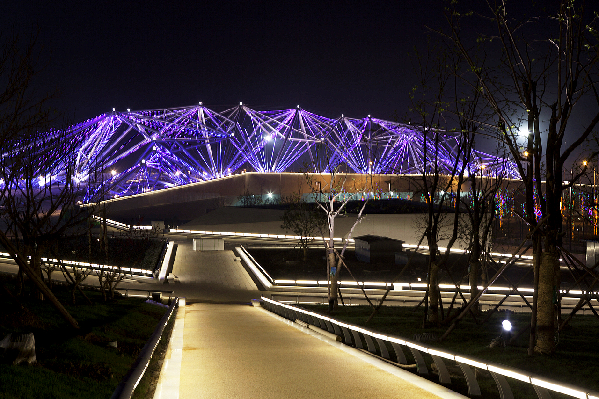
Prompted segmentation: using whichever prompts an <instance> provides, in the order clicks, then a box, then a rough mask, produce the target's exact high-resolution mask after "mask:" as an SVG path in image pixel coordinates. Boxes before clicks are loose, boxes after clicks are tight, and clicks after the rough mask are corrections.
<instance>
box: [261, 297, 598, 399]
mask: <svg viewBox="0 0 599 399" xmlns="http://www.w3.org/2000/svg"><path fill="white" fill-rule="evenodd" d="M261 302H262V304H263V307H264V308H265V309H266V310H269V311H271V312H274V313H276V314H278V315H279V316H282V317H284V318H286V319H289V320H291V321H296V320H299V321H301V322H304V323H308V324H310V325H315V326H316V327H318V328H321V329H323V330H325V331H328V332H329V333H332V334H335V335H336V336H340V337H341V339H342V341H343V343H345V344H346V345H350V346H354V347H356V348H358V349H365V350H367V351H368V352H371V353H373V354H378V355H380V356H381V357H383V358H385V359H388V360H389V359H390V356H389V350H388V348H389V347H388V345H387V344H389V345H390V346H391V347H392V348H393V349H394V351H395V354H396V358H397V360H398V361H397V363H398V364H402V363H403V364H405V363H406V360H405V359H406V358H405V355H404V354H403V350H402V347H407V348H408V349H409V350H410V352H411V353H412V356H413V357H414V361H415V363H416V364H415V366H416V369H417V371H418V373H419V374H421V375H426V374H428V368H427V366H426V364H425V362H424V359H423V357H422V354H423V353H426V354H428V355H430V356H431V357H432V359H433V361H434V363H435V366H436V368H437V372H438V373H439V382H441V383H450V382H451V377H450V375H449V373H448V371H447V367H446V365H445V363H444V360H443V359H445V360H450V361H453V362H455V363H456V364H457V365H458V366H459V367H460V369H461V370H462V372H463V374H464V377H465V379H466V383H467V384H468V393H469V395H471V396H479V395H480V387H479V385H478V382H477V380H476V374H475V373H474V371H473V369H472V368H474V369H475V370H476V369H480V370H484V371H487V372H489V373H490V374H491V376H492V377H493V379H494V380H495V382H496V384H497V389H498V391H499V395H500V398H501V399H509V398H514V395H513V393H512V391H511V388H510V385H509V382H508V379H516V380H519V381H522V382H525V383H528V384H531V385H532V387H533V388H534V390H535V392H536V393H537V396H538V397H539V399H546V398H550V396H549V391H554V392H559V393H563V394H566V395H570V396H572V397H575V398H580V399H599V393H596V392H589V391H586V390H584V389H582V388H578V387H574V386H569V385H567V384H562V383H559V382H555V381H551V380H548V379H545V378H539V377H538V376H535V375H530V374H527V373H526V372H523V371H520V370H516V369H509V368H506V367H504V366H502V367H498V366H496V365H493V364H488V363H483V362H480V361H478V360H474V359H470V358H467V357H463V356H460V355H456V354H452V353H449V352H444V351H439V350H437V349H433V348H428V347H426V346H423V345H421V344H417V343H414V342H410V341H407V340H404V339H400V338H396V337H392V336H388V335H384V334H378V333H375V332H372V331H369V330H366V329H364V328H362V327H358V326H354V325H351V324H347V323H343V322H340V321H338V320H335V319H332V318H330V317H326V316H323V315H320V314H318V313H314V312H310V311H307V310H304V309H300V308H297V307H295V306H291V305H287V304H284V303H280V302H277V301H274V300H272V299H269V298H266V297H262V298H261ZM364 342H365V343H366V345H364ZM375 342H376V343H377V344H376V345H375ZM377 347H378V349H377Z"/></svg>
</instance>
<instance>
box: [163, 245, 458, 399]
mask: <svg viewBox="0 0 599 399" xmlns="http://www.w3.org/2000/svg"><path fill="white" fill-rule="evenodd" d="M178 244H179V248H178V250H177V254H176V260H175V264H174V268H173V273H174V274H175V275H177V276H178V278H179V281H180V283H178V285H177V286H176V288H175V292H176V293H177V294H178V295H181V294H182V293H187V294H188V296H187V305H186V306H185V307H183V309H180V311H179V314H178V317H177V321H176V323H175V327H174V330H173V334H172V337H171V343H170V347H169V351H168V353H167V361H166V362H165V367H164V368H163V372H162V373H161V379H160V382H159V385H158V388H157V391H156V396H155V398H169V399H176V398H181V399H188V398H377V399H380V398H439V397H441V398H458V397H462V396H461V395H457V394H455V393H453V392H451V391H449V390H448V389H446V388H444V387H442V386H440V385H437V384H433V383H432V382H430V381H427V380H425V379H422V378H420V377H418V376H416V375H414V374H412V373H409V372H407V371H404V370H402V369H399V368H396V367H393V366H389V365H385V364H384V363H383V362H380V361H379V362H380V364H383V366H381V365H380V364H379V362H377V361H375V360H374V359H373V358H372V357H371V356H368V355H365V354H363V353H362V352H360V351H358V350H356V349H353V348H349V347H347V346H344V345H343V344H340V343H336V342H333V341H330V340H327V339H324V338H318V337H317V336H318V334H315V333H313V334H312V335H310V334H307V333H306V332H304V331H302V330H300V329H298V328H296V327H293V326H292V325H291V324H292V323H290V322H284V321H281V319H279V318H278V317H276V316H273V315H272V314H271V313H269V312H267V311H265V310H263V309H261V308H258V307H252V306H249V305H248V303H249V302H250V300H251V299H252V298H259V297H260V292H259V291H257V289H256V286H255V285H254V283H253V282H252V280H251V278H250V277H249V276H248V275H247V273H246V272H245V269H244V268H243V266H242V265H241V264H240V262H239V261H238V260H235V256H234V254H233V253H232V252H231V251H219V252H194V251H192V248H191V241H189V242H178ZM377 365H378V366H377Z"/></svg>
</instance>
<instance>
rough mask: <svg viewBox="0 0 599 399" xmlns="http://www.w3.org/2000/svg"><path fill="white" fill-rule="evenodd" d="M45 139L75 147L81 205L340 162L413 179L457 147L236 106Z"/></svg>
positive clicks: (373, 123)
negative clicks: (429, 145)
mask: <svg viewBox="0 0 599 399" xmlns="http://www.w3.org/2000/svg"><path fill="white" fill-rule="evenodd" d="M53 134H54V135H58V134H63V135H66V136H67V137H68V138H69V141H70V142H71V143H75V146H76V152H75V169H74V171H73V170H72V168H71V170H70V171H71V176H72V179H73V181H74V182H75V183H76V184H79V185H82V186H85V187H87V195H86V198H85V199H86V200H90V199H92V198H94V197H96V196H98V195H102V196H105V197H122V196H127V195H132V194H138V193H144V192H148V191H154V190H159V189H164V188H169V187H174V186H180V185H184V184H189V183H194V182H199V181H206V180H211V179H217V178H223V177H226V176H229V175H231V174H234V173H235V172H237V171H238V170H239V169H240V168H241V167H242V166H243V165H248V164H249V165H250V166H251V168H253V169H254V170H255V171H257V172H263V173H268V172H284V171H297V170H298V168H299V167H300V166H301V165H302V164H303V163H305V162H307V163H308V164H310V165H317V164H318V163H319V162H320V163H321V164H324V166H323V167H322V168H320V170H318V168H317V167H315V168H316V169H315V170H314V171H322V170H326V167H327V164H328V165H330V164H338V163H344V164H346V165H347V167H348V171H349V170H351V171H354V172H356V173H397V174H416V173H422V172H423V169H424V165H425V162H424V156H425V155H426V156H427V157H428V159H427V162H426V165H427V168H429V167H430V165H432V164H437V165H438V166H439V169H440V171H441V173H449V172H450V171H451V169H452V168H453V167H454V164H455V162H456V158H455V154H456V153H457V151H458V148H459V142H458V139H457V137H456V136H455V135H452V134H451V133H447V132H430V131H429V132H426V134H427V140H431V135H432V134H439V135H441V136H442V137H441V140H440V145H439V147H438V155H437V157H436V158H434V156H433V155H432V154H431V153H430V151H429V152H426V151H424V139H425V135H424V132H423V131H421V130H418V129H416V128H415V127H413V126H410V125H405V124H400V123H395V122H390V121H385V120H381V119H376V118H372V117H370V116H369V117H367V118H363V119H353V118H348V117H343V116H342V117H340V118H338V119H329V118H326V117H323V116H319V115H315V114H313V113H310V112H308V111H306V110H304V109H301V108H300V107H299V106H298V107H297V108H293V109H285V110H271V111H257V110H254V109H251V108H249V107H247V106H245V105H243V104H240V105H238V106H236V107H234V108H231V109H228V110H225V111H222V112H216V111H213V110H211V109H209V108H206V107H205V106H204V105H202V103H200V104H199V105H196V106H190V107H182V108H172V109H156V110H143V111H128V112H118V111H113V112H110V113H107V114H103V115H100V116H98V117H96V118H93V119H89V120H87V121H85V122H82V123H79V124H77V125H74V126H71V127H69V128H68V129H66V130H65V131H61V132H50V133H48V135H49V136H50V135H53ZM15 151H18V150H15ZM13 152H14V151H13ZM425 152H426V154H425ZM324 153H326V162H322V159H323V157H324V155H323V154H324ZM11 154H12V153H11V152H9V153H5V154H4V156H10V155H11ZM435 159H436V160H435ZM472 159H473V162H472V164H471V165H469V166H468V169H470V170H475V168H478V167H480V165H485V174H488V175H490V176H492V175H502V176H505V177H511V178H517V177H518V173H517V168H516V166H515V164H514V163H513V162H509V161H506V160H505V159H502V158H499V157H494V156H492V155H489V154H485V153H482V152H476V151H475V152H474V153H473V156H472ZM67 162H70V161H69V160H68V159H67V158H65V157H62V158H57V161H55V162H52V163H51V167H49V168H48V167H46V169H45V170H41V169H42V167H41V166H40V170H39V173H38V174H37V175H38V176H40V178H39V181H38V182H39V185H40V187H43V186H44V185H47V184H54V183H60V182H64V180H65V179H66V172H65V171H66V170H67ZM71 164H72V163H71ZM477 165H478V166H477ZM99 171H102V172H101V173H98V172H99Z"/></svg>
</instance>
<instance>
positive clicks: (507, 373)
mask: <svg viewBox="0 0 599 399" xmlns="http://www.w3.org/2000/svg"><path fill="white" fill-rule="evenodd" d="M261 300H262V301H264V302H268V303H270V304H271V305H274V306H281V307H283V308H286V309H290V310H293V311H295V312H299V313H304V314H307V315H309V316H311V317H313V318H318V319H321V320H325V321H328V322H329V323H332V324H336V325H338V326H339V327H344V328H347V329H348V330H351V331H356V332H359V333H361V334H362V335H368V336H370V337H372V338H376V339H380V340H382V341H387V342H391V343H395V344H399V345H403V346H407V347H408V348H412V349H416V350H418V351H421V352H424V353H428V354H430V355H434V356H439V357H442V358H444V359H449V360H453V361H455V362H457V363H463V364H467V365H469V366H472V367H476V368H479V369H482V370H487V371H490V372H493V373H496V374H499V375H502V376H504V377H509V378H514V379H517V380H519V381H523V382H526V383H529V384H532V385H536V386H538V387H542V388H545V389H548V390H551V391H555V392H560V393H563V394H566V395H570V396H573V397H575V398H580V399H599V393H595V392H590V391H585V390H582V389H581V388H576V387H571V386H566V385H564V384H560V383H558V382H555V381H551V380H548V379H544V378H538V377H537V376H534V375H529V374H525V373H524V372H522V371H521V370H516V369H510V368H505V367H498V366H495V365H493V364H489V363H483V362H479V361H477V360H474V359H470V358H467V357H463V356H459V355H455V354H452V353H449V352H444V351H440V350H437V349H433V348H428V347H425V346H422V345H419V344H416V343H413V342H410V341H407V340H403V339H399V338H395V337H392V336H388V335H384V334H378V333H375V332H372V331H369V330H366V329H364V328H362V327H358V326H354V325H352V324H347V323H343V322H341V321H338V320H335V319H332V318H330V317H326V316H323V315H320V314H318V313H314V312H310V311H308V310H305V309H301V308H297V307H295V306H291V305H286V304H284V303H281V302H277V301H273V300H272V299H269V298H266V297H261Z"/></svg>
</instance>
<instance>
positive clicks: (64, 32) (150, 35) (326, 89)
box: [0, 0, 443, 122]
mask: <svg viewBox="0 0 599 399" xmlns="http://www.w3.org/2000/svg"><path fill="white" fill-rule="evenodd" d="M10 3H11V4H8V5H7V4H4V5H3V7H2V8H3V9H4V10H3V15H2V16H0V23H1V26H2V31H3V33H4V35H6V34H7V33H8V34H11V33H12V32H15V31H16V32H20V33H21V35H22V36H23V37H26V36H27V35H28V34H30V33H31V32H32V31H35V30H36V29H39V43H40V45H43V50H42V54H43V59H44V60H45V61H47V63H48V65H47V67H46V68H45V70H44V72H43V73H42V74H41V75H40V77H41V79H40V80H41V81H42V82H41V83H43V87H42V89H45V90H47V91H50V90H54V89H57V90H59V91H60V95H59V98H58V100H57V101H56V102H55V105H56V107H57V108H58V109H59V110H60V111H62V112H63V113H64V114H65V115H66V116H67V118H68V119H70V120H72V121H73V122H77V121H81V120H84V119H87V118H90V117H93V116H96V115H99V114H102V113H104V112H107V111H111V110H112V108H113V107H115V108H116V109H117V110H122V111H124V110H126V109H127V108H131V109H132V110H139V109H152V108H172V107H178V106H185V105H193V104H197V103H198V102H199V101H202V102H203V103H204V104H205V105H207V106H208V107H209V108H213V109H215V110H222V109H226V108H230V107H233V106H235V105H237V104H239V102H240V101H243V103H244V104H247V105H248V106H250V107H252V108H256V109H280V108H290V107H295V106H296V105H298V104H299V105H300V106H301V107H302V108H304V109H307V110H309V111H311V112H314V113H317V114H321V115H324V116H328V117H332V118H336V117H338V116H340V115H341V114H342V113H343V114H345V115H346V116H352V117H356V118H362V117H365V116H366V115H368V114H372V116H375V117H379V118H382V119H393V118H394V116H395V115H397V116H398V117H399V118H403V116H404V115H405V114H406V111H407V108H408V106H409V98H408V93H409V90H410V87H411V86H412V85H413V80H412V76H413V68H412V67H411V66H410V56H409V53H410V52H412V51H413V49H414V46H420V45H422V44H423V43H424V42H425V37H426V26H425V25H429V26H432V27H435V26H439V25H442V24H443V15H442V3H441V2H440V1H436V0H435V1H412V0H406V1H377V2H371V1H323V0H320V1H286V0H285V1H282V0H279V1H225V0H222V1H196V2H192V1H185V2H183V1H174V2H159V1H118V2H102V1H93V2H92V1H56V2H50V1H33V0H19V1H12V2H10ZM38 83H40V82H39V81H38Z"/></svg>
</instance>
